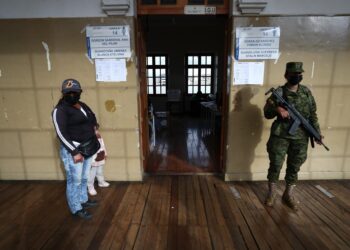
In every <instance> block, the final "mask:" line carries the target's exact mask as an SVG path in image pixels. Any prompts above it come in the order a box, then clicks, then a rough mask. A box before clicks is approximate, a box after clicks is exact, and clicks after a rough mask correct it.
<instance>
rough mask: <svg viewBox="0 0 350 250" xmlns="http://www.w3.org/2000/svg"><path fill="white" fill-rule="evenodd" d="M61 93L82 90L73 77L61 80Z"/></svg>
mask: <svg viewBox="0 0 350 250" xmlns="http://www.w3.org/2000/svg"><path fill="white" fill-rule="evenodd" d="M61 91H62V93H63V94H66V93H69V92H78V93H80V92H82V89H81V86H80V83H79V82H78V81H77V80H75V79H66V80H64V81H63V82H62V90H61Z"/></svg>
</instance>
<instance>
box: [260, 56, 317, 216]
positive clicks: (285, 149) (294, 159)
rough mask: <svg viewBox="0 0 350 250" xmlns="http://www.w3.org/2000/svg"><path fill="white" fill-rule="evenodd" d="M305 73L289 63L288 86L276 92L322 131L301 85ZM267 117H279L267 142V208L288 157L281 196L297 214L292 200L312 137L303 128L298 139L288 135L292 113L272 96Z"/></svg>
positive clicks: (311, 100)
mask: <svg viewBox="0 0 350 250" xmlns="http://www.w3.org/2000/svg"><path fill="white" fill-rule="evenodd" d="M303 72H304V70H303V64H302V63H301V62H289V63H287V65H286V72H285V75H284V77H285V78H286V80H287V83H286V84H284V85H283V86H281V87H279V88H278V89H277V91H279V92H280V95H281V96H283V98H284V99H285V100H286V101H287V102H288V103H290V104H292V105H294V107H295V108H296V109H297V110H298V111H299V112H300V114H302V115H303V116H304V117H305V118H306V119H308V120H309V122H310V124H311V125H312V126H313V127H314V128H315V129H316V130H317V131H320V127H319V124H318V119H317V115H316V103H315V100H314V97H313V96H312V94H311V91H310V90H309V89H308V88H307V87H306V86H304V85H301V84H300V82H301V81H302V79H303V76H302V73H303ZM264 115H265V118H267V119H273V118H275V117H277V119H276V120H275V121H274V122H273V124H272V127H271V133H270V138H269V140H268V142H267V152H268V154H269V159H270V167H269V170H268V175H267V179H268V181H269V192H268V195H267V197H266V201H265V204H266V205H267V206H273V203H274V200H275V197H276V189H277V187H276V182H277V181H278V179H279V174H280V171H281V168H282V165H283V162H284V160H285V156H286V155H288V157H287V170H286V176H285V181H286V190H285V191H284V194H283V196H282V201H283V202H284V203H285V204H286V205H287V206H288V207H290V208H292V209H293V210H297V209H298V207H297V202H296V201H295V199H294V198H293V189H294V188H295V184H296V182H297V179H298V172H299V170H300V167H301V165H302V164H303V163H304V162H305V160H306V158H307V149H308V141H309V136H308V134H307V132H306V131H305V130H304V129H303V128H302V127H299V128H298V130H297V132H296V134H295V135H290V134H289V133H288V131H289V128H290V125H291V121H290V117H289V113H288V111H287V110H286V109H285V108H283V107H281V106H279V104H278V103H277V101H276V99H275V97H274V96H273V95H271V96H270V97H269V98H268V99H267V102H266V104H265V106H264ZM318 143H319V142H318Z"/></svg>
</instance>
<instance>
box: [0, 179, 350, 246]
mask: <svg viewBox="0 0 350 250" xmlns="http://www.w3.org/2000/svg"><path fill="white" fill-rule="evenodd" d="M315 185H321V186H322V187H323V188H324V189H326V190H327V191H328V192H330V193H331V194H333V195H334V196H335V197H334V198H329V197H328V196H327V195H325V194H324V193H322V192H321V191H320V190H319V189H317V188H316V187H315ZM0 191H1V192H0V249H152V250H153V249H350V199H349V197H350V184H349V181H345V180H342V181H335V180H332V181H300V182H299V185H298V186H297V199H298V200H299V201H300V202H301V205H300V210H299V211H298V212H293V211H291V210H290V209H289V208H287V207H285V206H284V205H283V204H282V203H281V201H280V196H281V195H282V192H283V183H282V182H281V183H280V185H279V189H278V193H279V199H278V200H277V202H276V205H275V207H274V208H267V207H265V206H264V204H263V200H264V196H265V193H266V191H267V188H266V182H229V183H225V182H223V181H222V180H220V179H219V178H218V177H215V176H153V177H147V178H146V180H145V181H144V182H143V183H128V182H115V183H112V185H111V187H110V188H105V189H99V190H98V192H99V195H98V196H97V198H98V200H99V206H98V207H96V208H91V209H90V210H91V213H92V214H93V218H92V219H91V220H89V221H84V220H82V219H79V218H75V217H73V216H71V215H70V213H69V212H68V208H67V205H66V200H65V183H64V182H8V181H3V182H0Z"/></svg>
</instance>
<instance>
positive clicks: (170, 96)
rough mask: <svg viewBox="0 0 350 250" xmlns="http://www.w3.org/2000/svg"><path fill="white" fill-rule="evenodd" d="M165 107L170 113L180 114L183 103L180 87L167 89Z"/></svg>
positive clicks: (182, 109)
mask: <svg viewBox="0 0 350 250" xmlns="http://www.w3.org/2000/svg"><path fill="white" fill-rule="evenodd" d="M166 109H167V111H168V112H169V113H170V114H182V113H183V111H184V104H183V98H182V92H181V90H180V89H169V90H168V93H167V103H166Z"/></svg>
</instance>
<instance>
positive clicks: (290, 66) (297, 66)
mask: <svg viewBox="0 0 350 250" xmlns="http://www.w3.org/2000/svg"><path fill="white" fill-rule="evenodd" d="M286 71H287V72H295V73H302V72H304V70H303V63H302V62H289V63H287V64H286Z"/></svg>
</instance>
